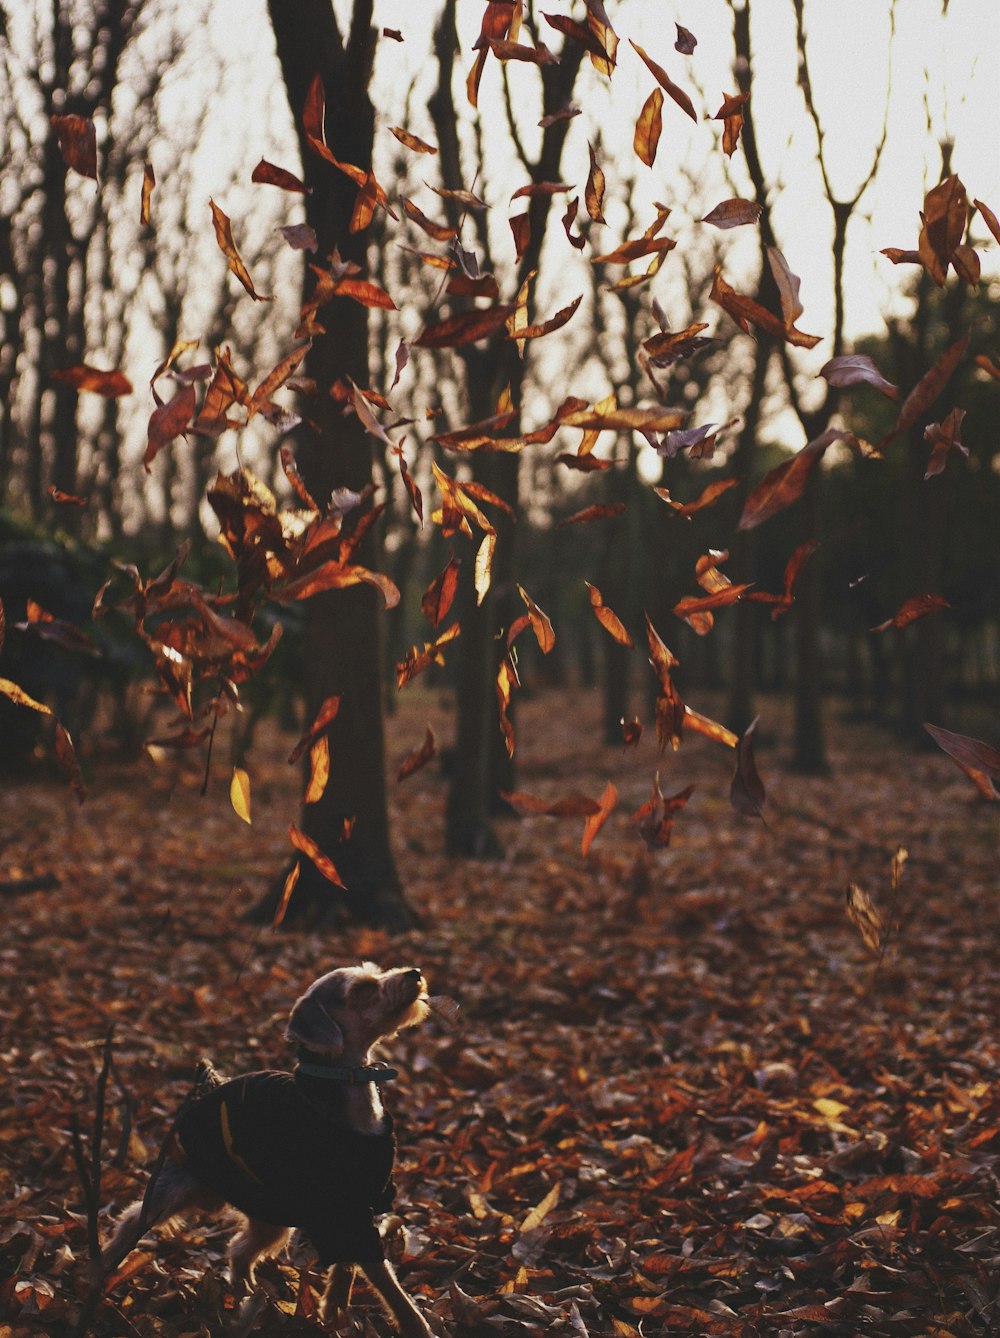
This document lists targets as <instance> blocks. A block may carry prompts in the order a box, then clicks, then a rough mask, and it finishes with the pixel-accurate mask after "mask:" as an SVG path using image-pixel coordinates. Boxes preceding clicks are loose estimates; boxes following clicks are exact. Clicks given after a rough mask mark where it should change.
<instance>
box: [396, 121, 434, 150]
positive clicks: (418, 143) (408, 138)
mask: <svg viewBox="0 0 1000 1338" xmlns="http://www.w3.org/2000/svg"><path fill="white" fill-rule="evenodd" d="M389 131H390V133H391V134H393V135H395V136H396V138H397V139H398V140H399V142H400V144H403V145H405V146H406V148H408V149H412V150H413V152H414V153H437V149H436V148H435V147H434V145H433V144H428V143H427V141H426V140H423V139H420V138H419V137H418V136H417V135H412V134H411V133H410V132H409V130H404V129H403V127H402V126H400V125H391V126H390V127H389Z"/></svg>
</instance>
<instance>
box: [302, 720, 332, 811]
mask: <svg viewBox="0 0 1000 1338" xmlns="http://www.w3.org/2000/svg"><path fill="white" fill-rule="evenodd" d="M329 779H330V736H329V734H321V735H320V736H319V738H318V739H317V740H316V742H315V743H314V744H313V746H312V747H311V748H310V749H309V780H308V782H307V783H306V792H305V796H304V802H305V803H307V804H315V803H317V802H318V801H319V800H320V799H322V797H323V792H324V791H325V790H326V786H327V782H328V781H329Z"/></svg>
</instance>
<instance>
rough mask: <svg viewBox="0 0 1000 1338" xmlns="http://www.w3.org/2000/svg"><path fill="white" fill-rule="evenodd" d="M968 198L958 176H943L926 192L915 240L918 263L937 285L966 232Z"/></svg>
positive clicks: (940, 281) (942, 281)
mask: <svg viewBox="0 0 1000 1338" xmlns="http://www.w3.org/2000/svg"><path fill="white" fill-rule="evenodd" d="M968 214H969V201H968V198H967V196H966V194H965V187H964V186H963V185H962V183H961V181H960V180H959V179H958V177H957V176H949V177H945V179H944V181H941V182H939V183H938V185H936V186H934V187H933V188H932V189H931V190H929V191H928V192H927V195H926V196H925V197H924V207H923V210H922V213H921V218H922V220H923V227H922V228H921V229H920V238H919V241H918V242H917V254H918V255H919V257H920V263H921V264H922V265H923V267H924V269H925V270H926V271H927V273H928V274H929V275H930V276H931V278H932V279H933V280H934V282H935V284H937V286H938V287H939V288H940V287H941V286H942V285H943V284H944V281H945V278H946V276H947V273H948V265H949V263H950V262H951V260H952V257H953V256H954V253H955V249H956V247H958V246H959V244H960V243H961V241H962V237H963V236H964V235H965V225H966V220H967V218H968Z"/></svg>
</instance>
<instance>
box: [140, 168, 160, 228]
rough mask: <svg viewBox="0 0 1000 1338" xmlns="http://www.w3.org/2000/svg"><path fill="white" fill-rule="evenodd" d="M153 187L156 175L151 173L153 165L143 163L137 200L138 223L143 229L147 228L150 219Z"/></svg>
mask: <svg viewBox="0 0 1000 1338" xmlns="http://www.w3.org/2000/svg"><path fill="white" fill-rule="evenodd" d="M155 187H156V174H155V173H154V171H153V164H152V163H143V166H142V196H141V198H140V200H139V222H140V223H141V224H142V226H143V227H144V228H148V227H149V222H150V219H151V217H152V199H153V190H154V189H155Z"/></svg>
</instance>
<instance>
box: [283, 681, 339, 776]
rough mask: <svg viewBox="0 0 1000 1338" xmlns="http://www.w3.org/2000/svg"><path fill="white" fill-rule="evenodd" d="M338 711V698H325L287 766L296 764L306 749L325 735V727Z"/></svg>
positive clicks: (293, 751) (289, 758)
mask: <svg viewBox="0 0 1000 1338" xmlns="http://www.w3.org/2000/svg"><path fill="white" fill-rule="evenodd" d="M339 710H340V698H339V697H327V699H326V701H325V702H324V703H323V705H322V706H321V707H320V708H319V710H318V711H317V713H316V718H315V720H314V721H313V722H312V724H311V725H310V726H309V728H308V730H306V732H305V734H303V736H302V738H301V739H299V741H298V743H297V744H296V745H295V747H294V748H293V749H292V751H291V753H290V754H289V756H288V762H289V765H291V764H292V763H294V762H297V761H298V760H299V758H300V757H302V755H303V754H304V753H305V751H306V749H307V748H311V747H312V746H313V744H314V743H315V742H316V740H317V739H318V738H319V737H320V735H322V734H323V733H325V731H326V728H327V726H328V725H330V724H331V723H332V722H333V721H334V720H335V719H336V716H337V712H338V711H339Z"/></svg>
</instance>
